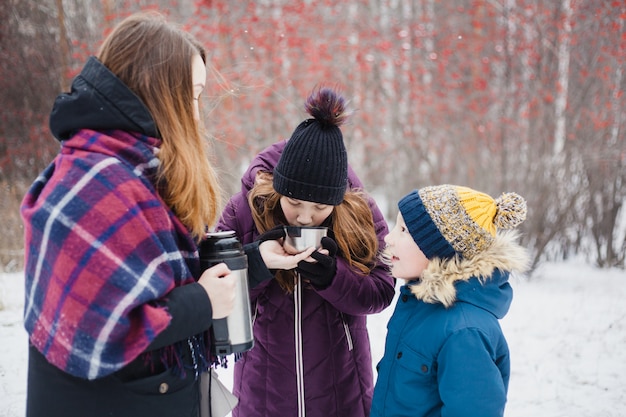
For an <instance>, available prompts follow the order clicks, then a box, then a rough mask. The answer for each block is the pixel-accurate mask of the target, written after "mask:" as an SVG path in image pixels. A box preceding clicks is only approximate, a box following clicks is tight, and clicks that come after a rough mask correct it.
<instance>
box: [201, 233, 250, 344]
mask: <svg viewBox="0 0 626 417" xmlns="http://www.w3.org/2000/svg"><path fill="white" fill-rule="evenodd" d="M198 250H199V253H200V266H201V268H202V269H203V270H205V269H207V268H210V267H212V266H213V265H217V264H219V263H221V262H224V263H225V264H226V265H227V266H228V268H229V269H230V270H231V271H232V273H233V274H234V275H235V276H236V281H237V283H236V287H235V291H236V294H235V305H234V307H233V311H232V313H230V315H229V316H227V317H225V318H223V319H217V320H213V327H212V329H211V335H212V337H213V343H212V345H211V351H212V353H213V354H215V355H217V356H226V355H229V354H231V353H241V352H245V351H247V350H250V349H252V346H253V345H254V337H253V335H252V317H251V314H250V295H249V293H248V257H247V256H246V254H245V253H244V251H243V246H242V245H241V243H240V242H239V240H238V239H237V236H236V235H235V232H233V231H224V232H213V233H207V235H206V237H205V239H204V240H202V242H200V245H199V248H198Z"/></svg>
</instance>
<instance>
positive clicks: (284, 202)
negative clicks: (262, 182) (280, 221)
mask: <svg viewBox="0 0 626 417" xmlns="http://www.w3.org/2000/svg"><path fill="white" fill-rule="evenodd" d="M280 207H281V208H282V209H283V214H284V215H285V219H286V220H287V223H289V226H306V227H316V226H320V225H321V224H322V223H324V220H326V219H327V218H328V216H330V214H331V213H332V212H333V209H334V208H335V206H330V205H328V204H318V203H312V202H310V201H304V200H296V199H295V198H289V197H285V196H282V197H281V198H280Z"/></svg>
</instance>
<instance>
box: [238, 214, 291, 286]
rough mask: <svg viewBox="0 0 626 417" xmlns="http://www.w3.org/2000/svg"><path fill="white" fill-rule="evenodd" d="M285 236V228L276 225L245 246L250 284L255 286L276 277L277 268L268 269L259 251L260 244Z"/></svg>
mask: <svg viewBox="0 0 626 417" xmlns="http://www.w3.org/2000/svg"><path fill="white" fill-rule="evenodd" d="M284 237H285V228H284V227H283V226H276V227H274V228H273V229H271V230H268V231H267V232H265V233H263V234H261V235H260V236H259V237H258V238H257V240H255V241H254V242H252V243H248V244H246V245H244V246H243V250H244V252H245V253H246V255H247V256H248V285H249V287H250V288H255V287H257V286H258V285H259V284H261V283H262V282H263V281H267V280H270V279H272V278H274V275H275V274H276V271H275V270H271V269H267V267H266V266H265V262H263V257H262V256H261V252H260V251H259V245H260V244H261V243H263V242H265V241H266V240H278V239H282V238H284Z"/></svg>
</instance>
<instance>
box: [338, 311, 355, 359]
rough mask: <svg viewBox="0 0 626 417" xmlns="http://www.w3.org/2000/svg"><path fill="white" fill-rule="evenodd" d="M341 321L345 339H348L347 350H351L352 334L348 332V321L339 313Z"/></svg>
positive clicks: (352, 346)
mask: <svg viewBox="0 0 626 417" xmlns="http://www.w3.org/2000/svg"><path fill="white" fill-rule="evenodd" d="M341 322H342V323H343V330H344V332H346V339H347V340H348V351H350V352H351V351H352V349H353V348H354V345H353V344H352V334H351V333H350V326H348V322H346V318H345V316H344V315H343V313H341Z"/></svg>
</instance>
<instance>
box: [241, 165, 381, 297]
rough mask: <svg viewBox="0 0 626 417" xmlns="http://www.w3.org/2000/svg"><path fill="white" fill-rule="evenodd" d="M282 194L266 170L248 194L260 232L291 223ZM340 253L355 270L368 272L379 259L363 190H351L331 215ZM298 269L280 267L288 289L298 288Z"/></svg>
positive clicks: (282, 281) (280, 276) (278, 276)
mask: <svg viewBox="0 0 626 417" xmlns="http://www.w3.org/2000/svg"><path fill="white" fill-rule="evenodd" d="M281 197H282V195H281V194H279V193H277V192H276V190H274V187H273V186H272V180H271V174H269V173H263V174H262V179H261V180H260V181H259V180H257V181H256V182H255V185H254V187H253V188H252V190H250V192H249V193H248V204H249V205H250V209H251V211H252V219H253V220H254V224H255V225H256V228H257V230H258V231H259V233H263V232H266V231H268V230H270V229H272V228H273V227H275V226H277V225H279V224H287V221H286V219H285V216H284V214H283V211H282V208H281V207H280V198H281ZM330 229H331V230H332V232H333V235H334V238H335V241H336V242H337V246H338V247H339V253H338V255H339V256H341V257H342V258H344V259H345V260H346V261H348V264H349V265H350V267H351V268H352V269H354V270H355V271H358V272H359V273H361V274H362V275H364V276H365V275H368V274H369V273H370V272H371V271H372V269H373V268H374V266H375V265H376V260H377V259H378V258H379V253H378V249H379V248H378V237H377V236H376V228H375V226H374V219H373V217H372V210H371V209H370V207H369V204H368V200H367V196H366V194H365V193H363V192H362V191H359V190H349V191H347V192H346V193H345V195H344V198H343V201H342V202H341V203H340V204H339V205H337V206H335V207H334V209H333V212H332V213H331V215H330ZM294 276H295V272H294V271H293V270H291V271H284V270H280V271H278V272H277V274H276V279H277V281H278V282H279V284H280V285H281V287H283V288H284V289H285V290H286V291H288V292H292V291H293V288H294Z"/></svg>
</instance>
